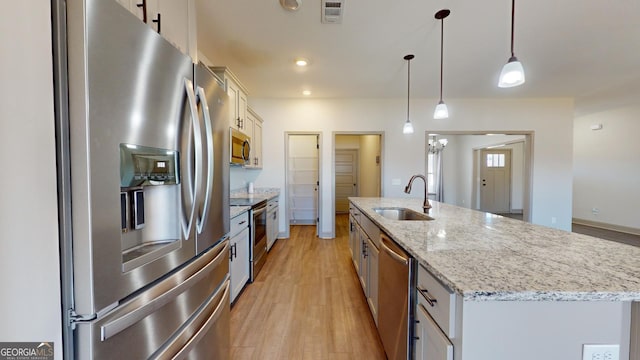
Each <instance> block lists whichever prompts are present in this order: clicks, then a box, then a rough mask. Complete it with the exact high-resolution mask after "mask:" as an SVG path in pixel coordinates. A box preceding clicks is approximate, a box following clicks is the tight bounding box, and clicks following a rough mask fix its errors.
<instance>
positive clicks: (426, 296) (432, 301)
mask: <svg viewBox="0 0 640 360" xmlns="http://www.w3.org/2000/svg"><path fill="white" fill-rule="evenodd" d="M418 291H419V292H420V295H422V297H423V298H424V299H425V300H426V301H427V303H429V305H431V307H434V306H436V303H437V302H438V300H437V299H436V298H434V297H432V296H431V295H429V292H428V291H427V289H420V288H418Z"/></svg>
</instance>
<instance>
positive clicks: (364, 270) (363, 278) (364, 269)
mask: <svg viewBox="0 0 640 360" xmlns="http://www.w3.org/2000/svg"><path fill="white" fill-rule="evenodd" d="M358 232H359V234H360V285H362V290H363V291H364V294H365V296H366V297H369V288H368V286H367V285H368V284H367V280H368V279H369V267H368V264H367V256H368V255H367V253H368V252H369V249H368V246H367V241H368V240H369V238H368V237H367V233H365V232H364V230H362V228H361V227H359V226H358Z"/></svg>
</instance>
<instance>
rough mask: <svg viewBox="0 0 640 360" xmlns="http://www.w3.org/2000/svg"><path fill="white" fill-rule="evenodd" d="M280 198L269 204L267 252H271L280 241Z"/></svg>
mask: <svg viewBox="0 0 640 360" xmlns="http://www.w3.org/2000/svg"><path fill="white" fill-rule="evenodd" d="M278 204H279V200H278V198H275V199H271V200H269V202H268V203H267V251H270V250H271V247H272V246H273V244H274V243H275V242H276V240H277V239H278V232H279V227H278V226H279V225H278V223H279V221H280V220H279V219H280V216H279V215H278V210H279V209H278Z"/></svg>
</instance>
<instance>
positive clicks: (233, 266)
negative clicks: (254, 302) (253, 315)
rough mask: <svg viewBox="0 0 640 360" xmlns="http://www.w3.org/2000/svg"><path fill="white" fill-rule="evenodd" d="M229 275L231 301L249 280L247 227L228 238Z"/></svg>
mask: <svg viewBox="0 0 640 360" xmlns="http://www.w3.org/2000/svg"><path fill="white" fill-rule="evenodd" d="M230 244H231V250H230V251H231V255H230V257H229V259H230V260H229V261H230V262H229V276H230V277H231V302H233V301H234V300H235V298H236V297H237V296H238V294H240V291H242V288H243V287H244V285H245V284H246V283H247V281H249V228H248V227H247V228H244V230H242V231H241V232H240V233H239V234H238V235H236V236H234V237H232V238H231V240H230Z"/></svg>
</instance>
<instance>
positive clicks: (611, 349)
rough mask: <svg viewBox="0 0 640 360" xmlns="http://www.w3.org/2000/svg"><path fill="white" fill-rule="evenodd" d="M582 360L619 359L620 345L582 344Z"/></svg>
mask: <svg viewBox="0 0 640 360" xmlns="http://www.w3.org/2000/svg"><path fill="white" fill-rule="evenodd" d="M582 360H620V345H602V344H584V345H583V346H582Z"/></svg>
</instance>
